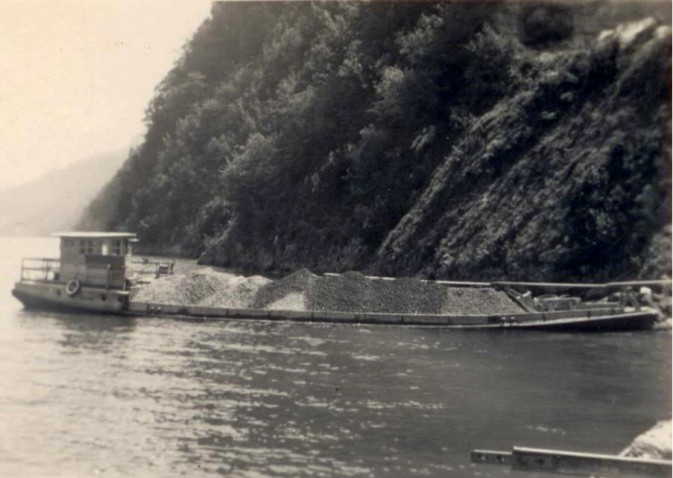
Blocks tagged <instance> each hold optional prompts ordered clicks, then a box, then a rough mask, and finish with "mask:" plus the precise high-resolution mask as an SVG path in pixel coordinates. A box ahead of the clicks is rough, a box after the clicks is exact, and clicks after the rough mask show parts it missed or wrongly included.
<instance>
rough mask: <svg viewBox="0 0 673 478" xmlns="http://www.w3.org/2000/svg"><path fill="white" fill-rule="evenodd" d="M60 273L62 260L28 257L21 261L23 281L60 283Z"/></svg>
mask: <svg viewBox="0 0 673 478" xmlns="http://www.w3.org/2000/svg"><path fill="white" fill-rule="evenodd" d="M60 272H61V260H60V259H51V258H45V257H26V258H23V259H21V280H22V281H24V280H28V281H58V280H59V276H60Z"/></svg>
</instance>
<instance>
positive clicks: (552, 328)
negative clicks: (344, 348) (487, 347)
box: [12, 281, 657, 332]
mask: <svg viewBox="0 0 673 478" xmlns="http://www.w3.org/2000/svg"><path fill="white" fill-rule="evenodd" d="M65 288H66V287H65V284H57V283H53V282H51V283H49V282H44V283H41V282H27V281H22V282H19V283H17V284H16V286H15V287H14V290H13V291H12V294H13V295H14V296H15V297H16V298H17V299H18V300H19V301H21V302H22V303H23V304H24V306H25V307H26V308H36V309H43V310H66V311H72V312H94V313H108V314H121V315H129V316H136V317H139V316H140V317H142V316H145V317H177V318H187V319H196V320H205V319H237V320H269V321H292V322H325V323H345V324H381V325H406V326H423V327H443V328H450V329H461V330H531V331H549V332H613V331H626V330H643V329H651V328H652V326H653V325H654V323H655V322H656V320H657V312H656V311H655V310H654V309H650V308H647V307H643V308H641V309H640V310H627V309H619V308H608V307H606V308H602V309H596V308H592V309H586V310H568V311H554V312H532V313H531V312H529V313H521V314H508V315H497V314H496V315H439V314H437V315H430V314H425V315H422V314H384V313H352V312H333V311H284V310H265V309H227V308H218V307H202V306H182V305H171V304H153V303H146V302H135V301H132V300H131V301H130V300H129V293H128V291H121V290H108V289H104V288H94V287H82V288H81V290H79V291H78V292H77V294H74V295H72V296H70V295H68V294H67V293H66V290H65Z"/></svg>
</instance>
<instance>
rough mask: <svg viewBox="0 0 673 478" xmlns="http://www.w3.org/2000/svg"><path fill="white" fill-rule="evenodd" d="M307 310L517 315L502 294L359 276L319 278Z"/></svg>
mask: <svg viewBox="0 0 673 478" xmlns="http://www.w3.org/2000/svg"><path fill="white" fill-rule="evenodd" d="M307 302H308V303H307V306H308V309H310V310H330V311H335V310H336V311H344V312H379V313H402V314H498V313H505V314H510V313H512V314H513V313H520V312H522V309H521V307H519V306H518V305H517V304H516V303H514V302H513V301H512V300H511V299H510V298H509V297H508V296H507V294H505V293H504V292H499V291H495V290H493V289H490V288H480V289H475V288H462V287H460V288H459V287H448V286H446V285H444V284H438V283H436V282H428V281H423V280H418V279H408V278H402V279H393V280H382V279H370V278H366V277H365V276H362V275H360V276H359V277H358V276H356V275H353V274H344V275H341V276H324V277H319V278H317V280H316V281H315V282H314V286H313V287H312V288H311V289H310V290H309V292H308V295H307Z"/></svg>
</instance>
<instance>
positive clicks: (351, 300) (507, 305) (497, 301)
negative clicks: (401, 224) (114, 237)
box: [132, 268, 522, 314]
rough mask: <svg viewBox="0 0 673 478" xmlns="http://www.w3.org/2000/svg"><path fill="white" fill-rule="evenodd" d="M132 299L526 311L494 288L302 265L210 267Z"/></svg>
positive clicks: (294, 307)
mask: <svg viewBox="0 0 673 478" xmlns="http://www.w3.org/2000/svg"><path fill="white" fill-rule="evenodd" d="M132 300H133V301H138V302H151V303H159V304H168V305H200V306H207V307H223V308H237V309H245V308H252V309H267V310H291V311H307V310H315V311H337V312H353V313H365V312H373V313H390V314H515V313H520V312H522V309H521V308H520V307H519V305H517V304H516V303H515V302H513V301H512V300H511V299H510V298H509V297H508V296H507V294H506V293H504V292H499V291H496V290H494V289H491V288H466V287H449V286H447V285H445V284H439V283H437V282H432V281H423V280H418V279H406V278H403V279H392V280H388V279H374V278H369V277H366V276H364V275H362V274H360V273H359V272H346V273H344V274H342V275H336V274H332V275H325V276H319V275H315V274H313V273H311V272H310V271H309V270H307V269H300V270H298V271H296V272H295V273H293V274H290V275H289V276H286V277H284V278H282V279H279V280H275V281H272V280H270V279H266V278H264V277H261V276H252V277H244V276H237V275H233V274H227V273H224V272H216V271H214V270H213V269H210V268H204V269H199V270H196V271H192V272H190V273H188V274H182V275H177V274H176V275H172V276H166V277H163V278H160V279H157V280H155V281H154V282H152V283H151V284H149V285H147V286H145V287H142V288H141V289H139V290H137V291H135V292H134V293H133V297H132Z"/></svg>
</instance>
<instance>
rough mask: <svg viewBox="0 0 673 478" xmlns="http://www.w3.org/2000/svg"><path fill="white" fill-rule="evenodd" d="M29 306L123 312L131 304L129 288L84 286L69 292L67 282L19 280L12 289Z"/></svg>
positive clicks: (75, 310)
mask: <svg viewBox="0 0 673 478" xmlns="http://www.w3.org/2000/svg"><path fill="white" fill-rule="evenodd" d="M12 295H13V296H14V297H16V298H17V299H18V300H19V301H20V302H21V303H22V304H23V305H24V307H25V308H27V309H40V310H58V311H69V312H98V313H112V314H120V313H124V311H125V310H126V309H127V308H128V292H126V291H120V290H106V289H100V288H88V287H82V289H81V290H80V291H79V292H78V293H77V294H75V295H73V296H69V295H68V294H67V293H66V291H65V284H58V283H38V282H34V283H31V282H19V283H17V284H16V285H15V287H14V289H13V290H12Z"/></svg>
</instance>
